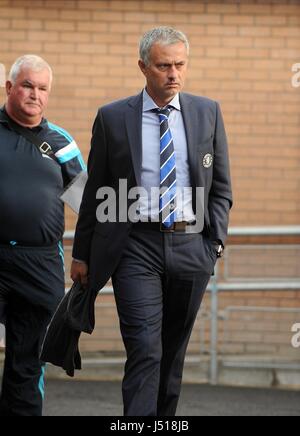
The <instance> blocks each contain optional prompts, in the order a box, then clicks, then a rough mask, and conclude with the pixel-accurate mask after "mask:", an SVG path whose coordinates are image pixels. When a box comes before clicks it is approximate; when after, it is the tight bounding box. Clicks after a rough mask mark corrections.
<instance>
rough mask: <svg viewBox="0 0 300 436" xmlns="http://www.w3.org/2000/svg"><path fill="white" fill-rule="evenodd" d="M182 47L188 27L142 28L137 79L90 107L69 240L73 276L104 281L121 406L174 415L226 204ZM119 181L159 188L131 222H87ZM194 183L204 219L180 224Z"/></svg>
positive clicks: (207, 105) (203, 108)
mask: <svg viewBox="0 0 300 436" xmlns="http://www.w3.org/2000/svg"><path fill="white" fill-rule="evenodd" d="M188 53H189V43H188V40H187V38H186V36H185V35H184V34H183V33H182V32H179V31H176V30H174V29H171V28H165V27H163V28H157V29H154V30H152V31H150V32H148V33H147V34H146V35H145V36H144V37H143V39H142V41H141V47H140V61H139V66H140V69H141V71H142V72H143V74H144V75H145V77H146V81H147V86H146V88H145V89H144V90H143V92H142V93H141V94H139V95H138V96H136V97H131V98H128V99H126V100H123V101H119V102H116V103H113V104H110V105H108V106H105V107H103V108H102V109H100V110H99V113H98V116H97V119H96V121H95V125H94V131H93V139H92V150H91V154H90V158H89V180H88V183H87V186H86V190H85V194H84V198H83V202H82V206H81V212H80V216H79V221H78V225H77V231H76V237H75V245H74V252H73V257H74V259H76V260H74V262H73V265H72V278H73V280H81V282H82V283H87V282H88V283H89V287H90V290H91V291H95V292H97V290H99V289H100V288H101V287H103V286H104V285H105V283H106V281H107V279H108V278H109V277H110V276H112V278H113V285H114V291H115V297H116V302H117V308H118V313H119V318H120V326H121V332H122V336H123V340H124V344H125V348H126V351H127V363H126V368H125V377H124V381H123V399H124V413H125V415H130V416H146V415H150V416H173V415H175V413H176V408H177V404H178V400H179V396H180V388H181V379H182V372H183V366H184V359H185V354H186V349H187V346H188V342H189V338H190V335H191V332H192V328H193V325H194V322H195V319H196V316H197V313H198V310H199V307H200V304H201V301H202V298H203V295H204V293H205V290H206V287H207V285H208V283H209V280H210V277H211V274H212V273H213V270H214V266H215V263H216V261H217V258H218V257H219V256H221V254H222V251H223V247H224V245H225V240H226V236H227V230H228V220H229V210H230V208H231V206H232V192H231V182H230V171H229V159H228V147H227V141H226V134H225V130H224V125H223V120H222V115H221V111H220V108H219V105H218V103H216V102H214V101H212V100H209V99H207V98H202V97H196V96H192V95H188V94H184V93H181V91H182V89H183V86H184V83H185V78H186V74H187V69H188ZM120 179H125V180H126V182H127V189H128V193H129V191H130V190H131V189H132V188H136V187H142V188H143V191H144V192H146V193H149V194H150V192H151V191H152V190H153V188H155V189H157V192H158V194H157V196H156V198H154V201H152V202H151V206H150V204H149V202H148V201H147V196H143V197H142V198H141V200H140V207H139V213H140V222H138V223H135V224H133V223H132V222H130V220H128V221H127V222H124V220H119V222H116V223H112V222H104V223H101V222H97V218H96V211H97V208H98V206H99V203H101V202H99V201H97V196H96V193H97V191H98V189H99V188H102V187H105V186H108V187H111V188H113V189H114V190H115V192H116V193H117V195H116V198H117V199H118V200H119V198H120V197H121V195H122V192H121V191H120V190H119V185H120ZM197 187H199V188H201V187H202V188H204V205H203V204H202V205H201V206H204V217H203V221H204V227H203V226H202V227H201V228H200V230H199V232H198V233H189V232H188V229H189V228H190V227H191V225H193V223H194V222H195V221H197V219H196V218H197V210H196V203H197V201H196V200H197V198H196V197H197V195H196V188H197ZM184 189H185V190H186V191H187V192H188V194H187V195H186V196H185V197H184V201H183V202H181V208H180V207H179V201H178V200H179V197H180V195H179V194H180V192H181V191H182V190H184ZM98 198H99V197H98ZM128 198H131V196H130V195H129V196H128ZM118 204H119V202H118ZM131 206H132V203H130V202H129V207H131ZM117 210H118V212H120V213H119V215H120V216H122V217H124V216H126V213H127V216H128V210H127V211H124V210H121V211H120V210H119V206H118V205H117ZM198 212H199V211H198ZM155 221H156V222H155Z"/></svg>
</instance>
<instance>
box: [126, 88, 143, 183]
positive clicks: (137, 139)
mask: <svg viewBox="0 0 300 436" xmlns="http://www.w3.org/2000/svg"><path fill="white" fill-rule="evenodd" d="M128 106H129V107H128V111H126V115H125V123H126V129H127V136H128V141H129V145H130V151H131V157H132V163H133V168H134V173H135V178H136V182H137V185H138V186H140V185H141V168H142V120H143V119H142V116H143V94H139V95H138V96H136V97H133V98H132V99H131V100H130V101H129V102H128Z"/></svg>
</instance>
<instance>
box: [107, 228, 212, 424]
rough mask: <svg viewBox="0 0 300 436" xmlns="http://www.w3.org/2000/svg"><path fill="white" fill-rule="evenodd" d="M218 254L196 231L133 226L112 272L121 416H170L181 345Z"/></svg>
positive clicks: (184, 344) (181, 359) (178, 387)
mask: <svg viewBox="0 0 300 436" xmlns="http://www.w3.org/2000/svg"><path fill="white" fill-rule="evenodd" d="M216 261H217V254H216V252H215V248H214V246H213V244H212V243H211V241H210V240H209V239H208V238H206V237H204V236H203V235H202V234H187V233H161V232H159V231H156V230H155V229H154V230H153V229H150V228H149V229H147V228H145V226H143V227H141V226H139V225H135V226H133V230H132V232H131V234H130V236H129V241H128V244H127V247H126V249H125V251H124V254H123V257H122V259H121V262H120V264H119V266H118V268H117V270H116V272H115V274H114V276H113V286H114V292H115V298H116V303H117V309H118V314H119V319H120V328H121V334H122V337H123V341H124V345H125V348H126V352H127V362H126V366H125V376H124V380H123V401H124V415H125V416H175V414H176V409H177V405H178V401H179V397H180V391H181V382H182V374H183V367H184V360H185V355H186V350H187V347H188V343H189V339H190V336H191V333H192V329H193V326H194V323H195V320H196V317H197V314H198V311H199V308H200V305H201V302H202V299H203V296H204V293H205V290H206V288H207V285H208V283H209V280H210V277H211V275H212V273H213V270H214V266H215V263H216Z"/></svg>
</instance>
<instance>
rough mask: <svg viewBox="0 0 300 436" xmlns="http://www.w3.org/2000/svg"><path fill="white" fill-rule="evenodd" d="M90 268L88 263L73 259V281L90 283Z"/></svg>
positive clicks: (84, 283)
mask: <svg viewBox="0 0 300 436" xmlns="http://www.w3.org/2000/svg"><path fill="white" fill-rule="evenodd" d="M88 272H89V268H88V266H87V264H86V263H84V262H78V261H76V260H73V262H72V266H71V279H72V280H73V282H79V283H81V284H82V285H83V286H87V284H88Z"/></svg>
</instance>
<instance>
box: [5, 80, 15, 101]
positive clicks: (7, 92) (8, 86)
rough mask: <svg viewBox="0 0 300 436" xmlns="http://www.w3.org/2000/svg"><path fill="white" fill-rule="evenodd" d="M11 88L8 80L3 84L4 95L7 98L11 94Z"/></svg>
mask: <svg viewBox="0 0 300 436" xmlns="http://www.w3.org/2000/svg"><path fill="white" fill-rule="evenodd" d="M12 87H13V84H12V83H11V81H10V80H7V81H6V83H5V89H6V95H7V96H8V97H9V96H10V94H11V89H12Z"/></svg>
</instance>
